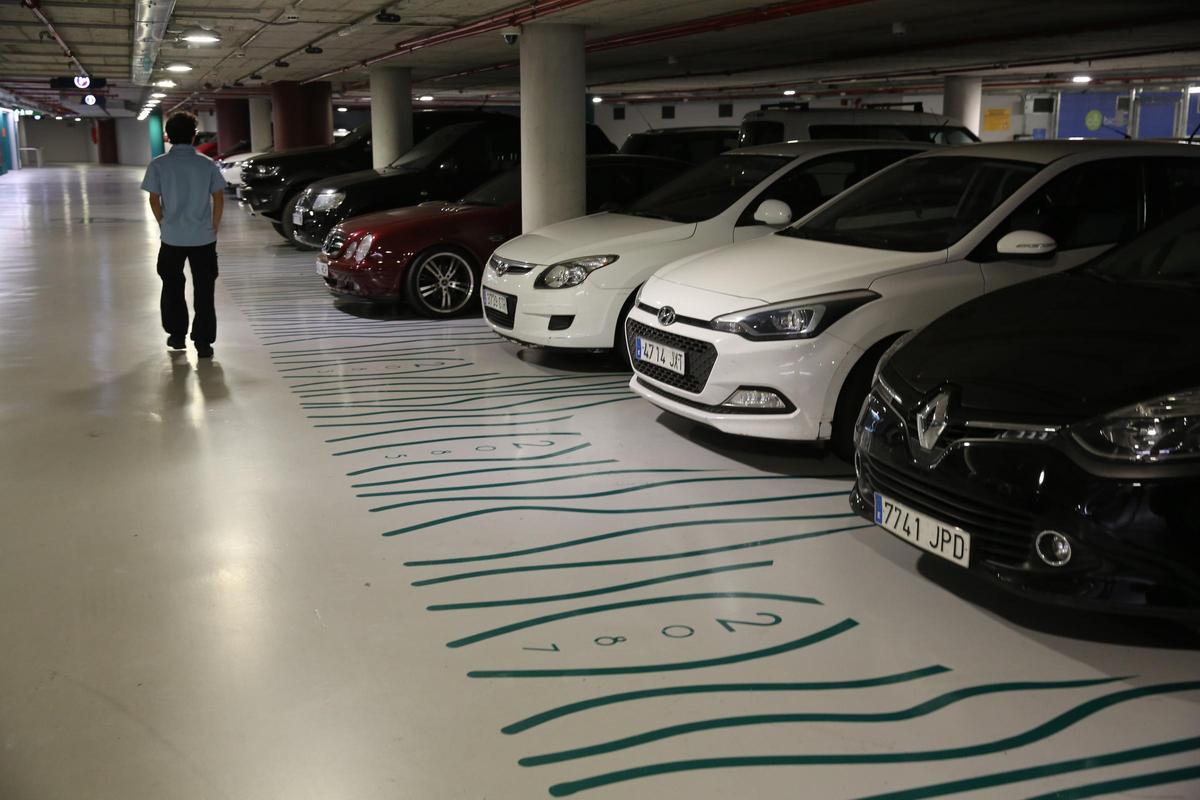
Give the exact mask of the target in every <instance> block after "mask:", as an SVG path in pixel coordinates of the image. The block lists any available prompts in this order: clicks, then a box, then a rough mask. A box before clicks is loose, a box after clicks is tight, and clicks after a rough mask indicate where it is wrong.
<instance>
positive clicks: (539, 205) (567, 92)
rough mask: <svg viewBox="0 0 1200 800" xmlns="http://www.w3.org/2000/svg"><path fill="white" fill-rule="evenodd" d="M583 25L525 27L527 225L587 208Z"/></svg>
mask: <svg viewBox="0 0 1200 800" xmlns="http://www.w3.org/2000/svg"><path fill="white" fill-rule="evenodd" d="M586 88H587V87H586V86H585V84H584V54H583V28H582V27H580V26H578V25H553V24H548V23H534V24H530V25H525V26H523V28H522V33H521V227H522V229H523V230H525V231H531V230H533V229H535V228H540V227H542V226H544V225H549V224H551V223H554V222H560V221H562V220H564V219H570V218H572V217H578V216H581V215H582V214H583V213H584V211H585V210H586V208H587V206H586V202H585V194H586V191H587V185H586V173H585V171H584V156H585V150H586V148H585V138H584V137H585V131H584V119H583V117H584V107H583V105H584V97H585V96H586Z"/></svg>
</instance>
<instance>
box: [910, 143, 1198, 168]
mask: <svg viewBox="0 0 1200 800" xmlns="http://www.w3.org/2000/svg"><path fill="white" fill-rule="evenodd" d="M1073 155H1086V156H1089V157H1093V158H1115V157H1118V156H1178V155H1194V156H1200V148H1196V149H1190V148H1189V146H1188V144H1187V143H1186V142H1163V141H1158V142H1152V141H1137V140H1135V139H1107V140H1105V139H1082V140H1077V139H1044V140H1038V141H1023V142H981V143H978V144H964V145H955V146H953V147H940V148H938V149H937V150H936V151H934V152H929V153H922V154H921V157H922V158H931V157H937V156H970V157H973V158H995V159H1001V160H1005V161H1028V162H1029V163H1031V164H1049V163H1051V162H1052V161H1057V160H1058V159H1060V158H1066V157H1067V156H1073Z"/></svg>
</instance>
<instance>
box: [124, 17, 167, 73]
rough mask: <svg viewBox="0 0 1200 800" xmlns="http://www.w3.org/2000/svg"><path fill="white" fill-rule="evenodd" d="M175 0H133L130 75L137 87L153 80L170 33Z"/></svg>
mask: <svg viewBox="0 0 1200 800" xmlns="http://www.w3.org/2000/svg"><path fill="white" fill-rule="evenodd" d="M174 11H175V0H133V31H134V36H133V53H132V58H131V59H130V66H129V72H130V74H129V78H130V80H131V81H133V85H134V86H145V85H147V84H148V83H150V78H151V75H152V74H153V73H154V62H155V61H157V60H158V51H159V50H160V49H161V48H162V42H163V39H164V38H165V37H166V35H167V23H169V22H170V21H171V14H172V13H174Z"/></svg>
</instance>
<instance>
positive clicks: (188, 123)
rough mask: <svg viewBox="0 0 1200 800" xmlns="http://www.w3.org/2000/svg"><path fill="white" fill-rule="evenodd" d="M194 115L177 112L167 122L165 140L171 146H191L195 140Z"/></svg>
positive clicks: (186, 112)
mask: <svg viewBox="0 0 1200 800" xmlns="http://www.w3.org/2000/svg"><path fill="white" fill-rule="evenodd" d="M196 127H197V123H196V115H195V114H192V113H191V112H188V111H178V112H176V113H174V114H172V115H171V118H170V119H168V120H167V139H168V140H169V141H170V142H171V144H191V143H192V140H193V139H195V138H196Z"/></svg>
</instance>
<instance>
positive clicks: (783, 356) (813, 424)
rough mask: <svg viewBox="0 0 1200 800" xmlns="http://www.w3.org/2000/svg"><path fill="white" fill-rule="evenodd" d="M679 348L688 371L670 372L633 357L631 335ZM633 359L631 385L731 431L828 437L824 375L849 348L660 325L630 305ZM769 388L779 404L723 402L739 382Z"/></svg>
mask: <svg viewBox="0 0 1200 800" xmlns="http://www.w3.org/2000/svg"><path fill="white" fill-rule="evenodd" d="M639 335H640V336H642V337H643V338H647V339H650V340H652V341H657V342H659V343H661V344H663V345H666V346H667V347H674V348H676V349H682V350H684V352H685V353H687V356H686V359H685V361H686V365H687V371H688V374H687V375H686V376H675V375H672V374H671V373H670V372H669V371H667V370H665V369H663V368H661V367H655V366H653V365H648V364H646V363H644V362H641V361H638V359H637V358H636V352H635V345H634V339H635V337H636V336H639ZM626 347H627V348H628V350H629V357H630V361H631V363H632V364H633V369H634V376H633V379H632V380H631V381H630V384H629V385H630V388H631V389H633V391H635V392H637V393H638V394H639V395H641V396H642V397H644V398H645V399H647V400H649V401H650V402H651V403H654V404H655V405H656V406H658V407H659V408H662V409H664V410H666V411H670V412H671V413H673V414H677V415H679V416H681V417H686V418H688V419H690V420H694V421H695V422H699V423H702V424H704V425H708V426H710V427H713V428H716V429H717V430H721V431H724V432H725V433H731V434H735V435H738V436H756V437H761V438H765V439H785V440H795V441H814V440H819V439H828V438H829V432H830V426H829V422H830V418H831V416H832V414H831V413H827V411H826V406H827V405H828V400H827V398H828V396H829V388H830V382H831V381H832V380H833V379H834V376H835V373H836V365H837V364H839V363H841V361H843V360H844V359H846V358H847V357H853V352H854V350H855V348H853V347H851V345H849V344H846V343H845V342H843V341H841V340H840V339H837V338H836V337H833V336H829V335H828V334H823V335H821V336H818V337H816V338H815V339H805V340H799V341H796V340H791V341H774V342H752V341H749V340H747V339H744V338H742V337H741V336H737V335H736V334H732V333H723V332H721V331H715V330H712V329H710V328H701V327H699V326H696V325H687V324H682V323H676V324H674V325H671V326H667V327H664V326H662V325H660V324H659V322H658V320H657V319H656V318H655V316H654V315H652V314H650V313H649V312H647V311H646V310H644V309H642V308H635V309H634V310H633V311H632V312H630V314H629V318H628V321H627V323H626ZM745 388H754V389H768V390H771V391H773V392H775V393H776V394H777V395H779V397H780V398H782V400H783V401H784V404H785V407H784V408H782V409H779V410H770V411H760V410H754V409H740V408H731V407H723V406H722V404H723V403H725V401H726V400H728V399H729V397H730V396H731V395H732V394H733V393H734V392H736V391H737V390H738V389H745Z"/></svg>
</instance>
